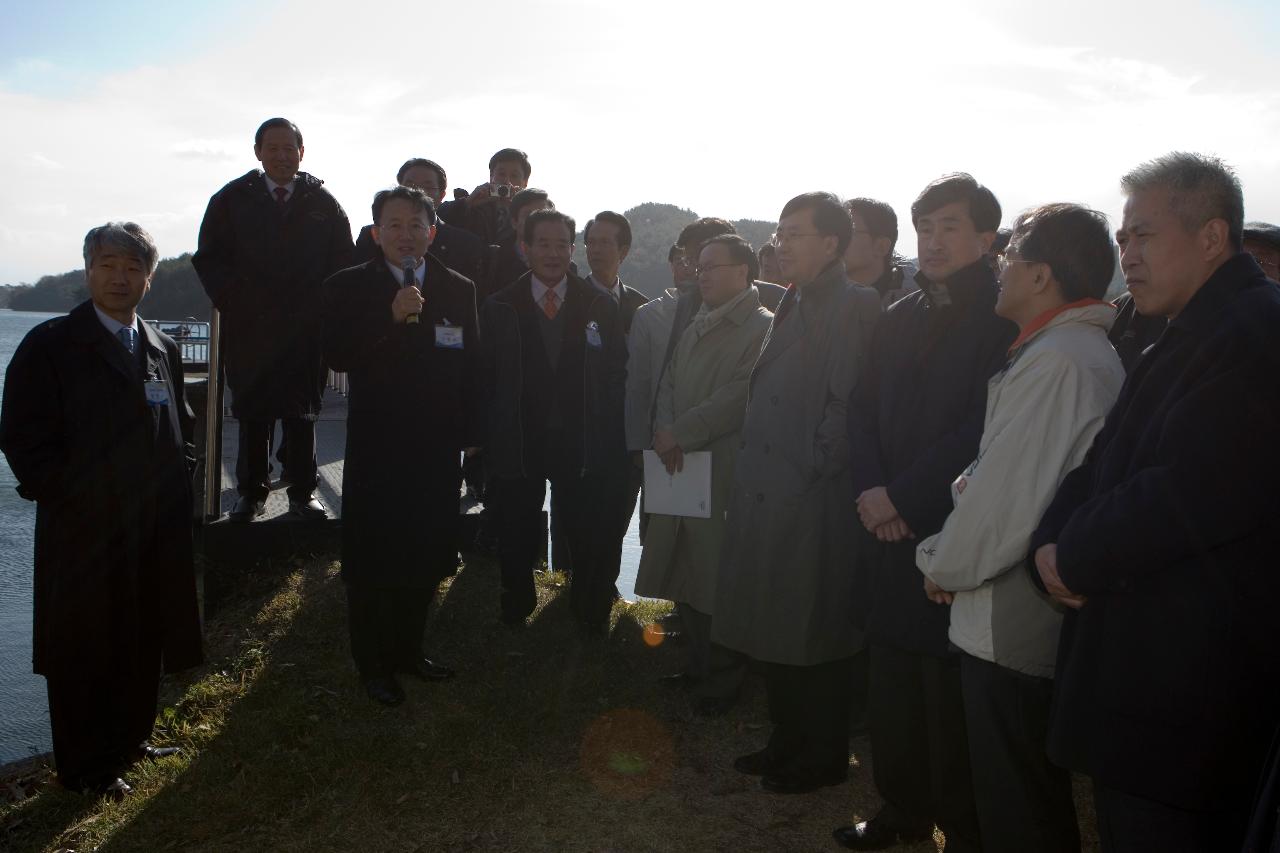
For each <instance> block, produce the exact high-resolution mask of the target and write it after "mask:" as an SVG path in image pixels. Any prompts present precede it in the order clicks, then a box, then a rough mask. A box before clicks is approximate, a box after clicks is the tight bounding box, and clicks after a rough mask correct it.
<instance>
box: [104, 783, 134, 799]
mask: <svg viewBox="0 0 1280 853" xmlns="http://www.w3.org/2000/svg"><path fill="white" fill-rule="evenodd" d="M132 793H133V788H132V787H131V786H130V785H129V783H128V782H126V781H124V780H123V779H113V780H112V781H110V782H108V783H107V784H105V785H103V786H102V787H100V788H98V789H97V794H98V796H100V797H102V798H103V799H104V800H110V801H111V802H113V803H119V802H123V801H124V798H125V797H127V796H129V795H130V794H132Z"/></svg>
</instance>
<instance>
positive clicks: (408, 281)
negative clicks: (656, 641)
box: [400, 255, 421, 326]
mask: <svg viewBox="0 0 1280 853" xmlns="http://www.w3.org/2000/svg"><path fill="white" fill-rule="evenodd" d="M417 268H418V264H417V259H416V258H414V257H412V256H411V255H405V256H404V259H403V260H401V261H400V269H401V271H402V272H403V278H402V280H403V281H404V286H405V287H413V285H414V282H416V281H417V280H418V279H417V277H416V276H415V275H414V274H413V271H414V270H415V269H417ZM404 322H405V325H407V326H416V325H417V324H418V323H420V322H421V320H420V319H419V317H418V315H417V314H410V315H409V316H408V317H405V318H404Z"/></svg>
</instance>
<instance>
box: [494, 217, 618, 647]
mask: <svg viewBox="0 0 1280 853" xmlns="http://www.w3.org/2000/svg"><path fill="white" fill-rule="evenodd" d="M522 235H523V240H522V242H523V249H524V253H525V256H526V257H527V258H528V259H529V272H528V273H526V274H525V275H523V276H521V277H520V278H519V279H517V280H516V281H515V282H513V283H512V284H510V285H508V286H507V287H505V288H503V289H502V290H500V291H498V292H497V293H495V294H494V295H493V296H492V297H490V298H489V299H488V300H486V302H485V304H484V307H483V309H482V311H481V318H480V326H481V333H482V340H483V342H484V346H483V351H484V354H485V362H484V379H483V384H484V387H485V388H486V389H487V393H488V394H489V401H488V406H487V422H486V429H487V436H488V438H487V440H486V442H485V458H486V461H487V464H488V467H489V471H490V473H491V474H492V477H493V482H492V485H491V488H492V489H493V491H494V492H495V495H496V501H495V506H494V507H493V512H494V515H495V520H496V522H497V526H498V536H499V553H500V561H501V566H502V599H501V615H502V619H503V621H504V622H506V623H508V624H509V625H513V626H516V625H523V624H524V620H525V619H526V618H527V617H528V616H529V615H530V614H531V613H532V612H533V611H534V608H535V607H536V606H537V596H536V592H535V590H534V585H533V574H532V572H533V567H534V563H535V561H536V560H537V556H538V552H539V550H540V549H539V546H538V540H539V536H540V534H541V531H542V530H543V528H542V527H541V523H540V520H541V518H542V506H543V500H544V496H545V494H546V484H547V481H548V480H550V481H551V489H552V494H553V496H554V495H555V494H556V493H557V492H559V493H560V498H561V500H560V501H559V505H560V507H561V508H562V509H563V514H564V517H563V519H562V522H563V523H562V532H563V535H564V537H565V540H566V542H567V543H568V546H569V548H570V550H571V552H572V554H573V567H574V572H573V582H572V587H571V589H570V609H571V610H572V612H573V615H574V617H575V619H576V620H577V621H578V623H579V625H580V626H581V628H582V630H583V631H584V632H585V633H586V634H588V635H591V636H599V635H601V634H604V633H605V632H606V631H607V628H608V620H609V612H610V609H611V608H612V605H613V593H614V583H615V582H616V581H617V579H618V577H617V572H618V565H619V561H620V556H621V548H622V535H621V532H620V531H618V529H617V528H618V524H617V518H616V517H617V502H616V501H603V500H600V495H601V494H610V493H616V490H617V488H618V486H617V482H618V478H619V477H620V476H621V470H620V469H621V465H622V461H623V459H624V454H623V447H624V443H623V429H622V397H623V389H624V383H625V381H626V361H627V350H626V340H625V338H624V337H623V335H622V325H621V322H620V321H619V318H618V306H617V304H616V303H615V302H614V301H613V299H612V298H611V297H610V296H609V295H608V294H607V293H604V292H602V291H601V290H600V289H599V288H596V287H592V286H591V285H589V284H587V283H586V282H585V281H583V280H582V279H580V278H578V277H577V276H576V275H574V274H573V272H572V271H571V269H570V258H571V257H572V256H573V241H574V236H575V225H574V221H573V219H572V218H571V217H569V216H566V215H565V214H563V213H560V212H559V211H556V210H537V211H534V212H533V213H530V214H529V216H528V217H527V218H526V219H525V222H524V227H523V232H522Z"/></svg>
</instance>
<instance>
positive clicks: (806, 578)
mask: <svg viewBox="0 0 1280 853" xmlns="http://www.w3.org/2000/svg"><path fill="white" fill-rule="evenodd" d="M852 228H853V226H852V223H851V222H850V220H849V214H848V213H847V212H845V209H844V208H843V207H841V205H840V201H839V199H837V198H836V197H835V196H833V195H831V194H830V193H821V192H816V193H805V194H804V195H800V196H796V197H795V198H793V199H792V200H791V201H789V202H788V203H787V205H786V206H785V207H784V208H783V209H782V215H781V220H780V221H779V223H778V233H777V235H776V236H775V238H774V242H775V245H776V247H777V252H778V264H779V265H780V267H781V269H782V273H783V275H784V276H785V277H786V278H787V279H788V281H789V282H790V286H789V287H788V288H787V294H786V296H785V297H784V298H783V300H782V303H781V304H780V305H779V306H778V310H777V312H776V313H775V314H774V318H773V324H772V326H771V327H770V330H769V334H768V336H767V337H766V339H765V343H764V348H763V349H762V350H761V352H760V357H759V358H758V359H757V360H756V363H755V366H754V368H753V369H752V372H751V378H750V384H749V397H748V401H747V410H746V416H745V421H744V423H743V427H742V444H741V445H740V451H739V457H738V463H737V465H736V467H735V469H734V470H735V474H734V485H733V493H732V496H731V498H730V501H729V530H728V533H727V535H726V537H725V538H726V546H725V548H724V551H723V553H722V556H721V560H720V566H719V571H718V573H717V581H716V594H715V609H714V611H713V614H714V619H713V621H712V625H711V633H712V636H711V639H712V641H713V642H715V643H719V644H720V645H722V646H725V647H727V648H730V649H734V650H737V651H738V652H741V653H742V654H745V655H747V656H748V657H751V658H754V659H755V660H756V661H758V662H759V663H760V664H761V666H762V668H763V670H764V674H765V684H766V687H767V689H768V695H769V717H770V720H771V721H772V723H773V731H772V733H771V734H770V736H769V742H768V744H767V745H766V746H765V747H764V748H763V749H761V750H759V751H758V752H754V753H751V754H749V755H743V756H740V757H739V758H738V759H737V760H735V761H734V767H735V768H737V769H738V770H739V771H740V772H742V773H747V774H752V775H759V776H761V777H762V778H761V786H762V787H763V788H764V789H765V790H767V791H771V792H774V793H778V794H799V793H804V792H807V791H812V790H815V789H817V788H819V787H823V786H827V785H838V784H840V783H841V782H843V781H844V780H845V779H846V778H847V776H848V772H849V710H850V700H851V693H852V688H853V674H852V671H851V666H852V659H853V656H854V654H855V653H856V652H857V651H858V650H859V649H860V648H861V647H862V633H861V632H860V631H859V630H858V629H857V628H855V627H854V625H853V624H852V623H851V621H850V619H849V603H850V601H852V599H853V597H854V594H855V590H854V586H853V572H852V562H853V554H852V545H853V540H852V537H851V535H850V534H851V530H850V526H849V524H848V519H847V517H846V516H847V513H848V508H849V507H850V506H852V505H853V501H854V495H853V491H852V488H853V487H852V482H851V481H850V479H849V472H848V464H849V442H848V433H847V431H846V428H845V421H846V407H847V403H848V399H849V393H850V391H851V390H852V388H853V384H854V379H855V377H856V375H857V371H858V369H859V367H860V366H861V364H862V360H863V357H864V354H865V353H866V349H867V344H868V343H869V341H870V338H871V330H872V328H873V327H874V325H875V322H876V320H877V318H878V317H879V314H880V305H879V300H878V299H877V297H876V295H875V293H874V292H873V291H871V290H869V289H868V288H864V287H858V286H856V285H852V284H850V283H849V281H848V279H847V278H846V277H845V270H844V261H843V256H844V251H845V249H846V248H847V247H848V245H849V239H850V237H851V236H852V235H851V233H850V232H851V231H852Z"/></svg>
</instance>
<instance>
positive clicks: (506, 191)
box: [489, 184, 515, 198]
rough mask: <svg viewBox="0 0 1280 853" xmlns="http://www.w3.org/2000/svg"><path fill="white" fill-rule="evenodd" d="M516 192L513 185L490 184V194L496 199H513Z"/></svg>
mask: <svg viewBox="0 0 1280 853" xmlns="http://www.w3.org/2000/svg"><path fill="white" fill-rule="evenodd" d="M514 190H515V187H513V186H511V184H489V193H490V194H491V195H492V196H493V197H494V198H511V195H512V193H513V191H514Z"/></svg>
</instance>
